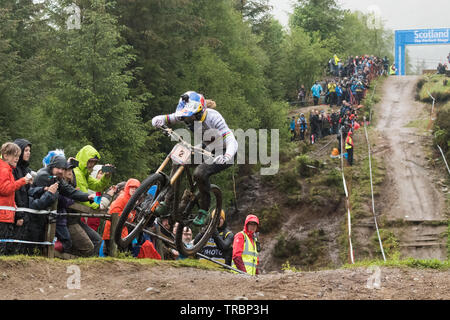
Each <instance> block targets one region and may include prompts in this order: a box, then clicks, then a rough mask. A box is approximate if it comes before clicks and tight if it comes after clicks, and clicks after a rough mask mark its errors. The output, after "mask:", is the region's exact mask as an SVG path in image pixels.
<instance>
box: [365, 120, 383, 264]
mask: <svg viewBox="0 0 450 320" xmlns="http://www.w3.org/2000/svg"><path fill="white" fill-rule="evenodd" d="M365 122H366V117H364V123H365ZM364 132H365V134H366V140H367V148H368V153H369V172H370V192H371V194H372V213H373V220H374V221H375V228H376V230H377V236H378V242H379V244H380V249H381V254H382V255H383V260H384V261H386V256H385V255H384V249H383V243H382V242H381V237H380V230H379V229H378V223H377V217H376V215H375V200H374V195H373V178H372V160H371V153H370V142H369V135H368V133H367V127H366V126H365V125H364Z"/></svg>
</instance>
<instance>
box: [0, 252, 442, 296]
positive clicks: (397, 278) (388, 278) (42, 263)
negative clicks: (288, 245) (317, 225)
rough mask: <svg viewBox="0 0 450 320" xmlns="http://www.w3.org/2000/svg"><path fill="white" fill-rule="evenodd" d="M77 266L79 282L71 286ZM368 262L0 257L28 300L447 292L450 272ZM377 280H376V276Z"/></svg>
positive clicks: (10, 283) (16, 292)
mask: <svg viewBox="0 0 450 320" xmlns="http://www.w3.org/2000/svg"><path fill="white" fill-rule="evenodd" d="M71 266H72V267H73V266H76V267H78V268H79V270H80V283H79V287H80V288H79V289H69V288H68V286H67V283H68V282H69V283H72V284H73V283H75V282H74V281H72V278H70V277H72V276H73V274H74V273H72V272H70V269H69V268H71ZM376 274H377V273H376V271H374V270H371V269H366V268H355V269H346V270H344V269H343V270H327V271H316V272H301V273H294V272H287V273H286V272H284V273H272V274H264V275H260V276H256V277H250V276H246V275H236V274H231V273H229V272H225V271H211V270H203V269H192V268H174V267H171V266H168V265H164V264H162V265H158V266H151V265H148V264H141V263H130V262H128V263H127V262H123V261H117V260H103V261H98V260H97V261H92V260H91V261H83V262H81V263H79V264H77V263H74V262H70V261H61V260H58V259H55V260H45V259H28V260H26V261H24V260H23V259H22V260H19V261H14V260H3V259H0V296H1V297H2V299H5V300H11V299H19V300H22V299H33V300H246V299H249V300H335V299H362V300H365V299H368V300H369V299H393V300H397V299H450V272H449V271H445V272H443V271H434V270H416V269H410V268H404V269H403V268H402V269H399V268H381V269H379V273H378V274H379V280H380V281H379V286H378V287H377V285H376V283H377V282H372V281H370V279H371V278H373V277H374V276H375V275H376ZM374 283H375V284H374Z"/></svg>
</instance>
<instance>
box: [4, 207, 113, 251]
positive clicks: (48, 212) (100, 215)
mask: <svg viewBox="0 0 450 320" xmlns="http://www.w3.org/2000/svg"><path fill="white" fill-rule="evenodd" d="M0 210H8V211H15V212H28V213H32V214H39V215H48V216H49V219H51V218H55V217H62V216H67V217H92V218H104V219H107V220H110V219H111V215H110V214H103V213H98V214H97V213H84V212H57V211H56V210H35V209H30V208H22V207H19V208H15V207H10V206H0ZM2 242H3V243H23V244H36V245H42V246H53V245H54V244H55V242H56V240H55V239H54V240H53V242H49V241H42V242H35V241H27V240H17V239H0V243H2Z"/></svg>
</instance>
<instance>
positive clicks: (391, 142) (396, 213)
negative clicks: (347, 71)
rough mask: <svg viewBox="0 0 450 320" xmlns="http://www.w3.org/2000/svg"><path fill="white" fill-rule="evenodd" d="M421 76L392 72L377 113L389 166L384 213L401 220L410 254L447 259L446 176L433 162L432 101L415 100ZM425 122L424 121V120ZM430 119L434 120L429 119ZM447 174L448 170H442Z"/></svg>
mask: <svg viewBox="0 0 450 320" xmlns="http://www.w3.org/2000/svg"><path fill="white" fill-rule="evenodd" d="M418 80H419V77H416V76H404V77H389V78H388V79H387V80H386V82H385V84H384V86H383V89H382V90H383V94H382V96H383V99H382V102H381V103H379V105H378V107H377V109H376V113H377V121H376V129H377V131H378V132H379V134H381V136H382V137H383V142H382V146H378V148H379V149H380V148H381V149H383V151H382V152H380V153H378V154H377V156H381V157H382V158H383V160H384V163H385V164H386V168H387V181H386V183H385V188H384V192H383V195H382V201H380V204H381V213H382V215H384V216H385V217H386V218H387V220H390V221H397V222H400V223H397V224H401V228H397V229H395V230H394V232H395V233H396V235H397V236H398V237H399V242H400V248H401V253H402V255H403V256H404V257H413V258H420V259H431V258H436V259H439V260H446V258H447V248H446V237H444V235H445V233H446V229H447V227H446V223H445V221H446V220H447V217H446V216H445V213H444V211H445V210H444V209H445V203H444V194H443V192H442V190H441V188H440V187H439V181H440V179H441V178H442V176H440V173H439V172H438V171H436V170H433V168H431V166H430V164H429V157H430V156H429V155H430V154H431V153H432V135H431V134H430V131H429V130H426V129H424V127H428V128H429V127H430V124H429V119H430V110H429V106H427V105H425V104H423V103H420V102H417V101H415V93H416V92H415V90H416V84H417V81H418ZM421 123H422V124H425V126H421V125H418V124H421ZM427 123H428V124H427ZM441 174H442V172H441Z"/></svg>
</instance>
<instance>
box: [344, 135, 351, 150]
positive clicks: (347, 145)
mask: <svg viewBox="0 0 450 320" xmlns="http://www.w3.org/2000/svg"><path fill="white" fill-rule="evenodd" d="M350 148H353V139H352V137H348V138H347V141H345V149H350Z"/></svg>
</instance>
